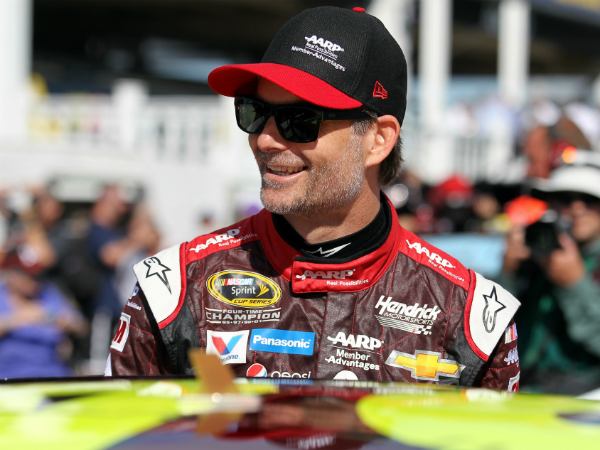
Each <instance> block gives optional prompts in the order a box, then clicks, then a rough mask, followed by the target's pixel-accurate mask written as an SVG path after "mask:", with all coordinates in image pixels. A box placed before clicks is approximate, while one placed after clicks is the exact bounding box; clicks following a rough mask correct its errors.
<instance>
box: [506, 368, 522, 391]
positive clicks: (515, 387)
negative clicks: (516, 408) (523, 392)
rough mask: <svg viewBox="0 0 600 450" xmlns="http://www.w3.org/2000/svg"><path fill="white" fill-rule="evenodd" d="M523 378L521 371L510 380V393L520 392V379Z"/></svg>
mask: <svg viewBox="0 0 600 450" xmlns="http://www.w3.org/2000/svg"><path fill="white" fill-rule="evenodd" d="M520 378H521V371H519V373H518V374H516V375H515V376H514V377H512V378H511V379H510V380H508V392H519V379H520Z"/></svg>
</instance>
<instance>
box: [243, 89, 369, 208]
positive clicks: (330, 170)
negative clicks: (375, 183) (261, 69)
mask: <svg viewBox="0 0 600 450" xmlns="http://www.w3.org/2000/svg"><path fill="white" fill-rule="evenodd" d="M256 97H257V98H258V99H259V100H262V101H264V102H267V103H270V104H273V105H290V104H306V102H303V101H302V100H301V99H300V98H298V97H296V96H295V95H293V94H291V93H290V92H288V91H286V90H284V89H282V88H281V87H279V86H277V85H276V84H273V83H271V82H270V81H267V80H264V79H261V80H260V81H259V84H258V87H257V90H256ZM351 125H352V122H351V121H349V120H335V121H325V122H323V123H321V128H320V132H319V139H318V140H317V141H315V142H309V143H305V144H298V143H294V142H289V141H286V140H285V139H283V138H282V137H281V135H280V134H279V131H278V130H277V127H276V125H275V120H274V118H273V117H270V118H269V120H268V122H267V124H266V125H265V128H264V130H263V131H262V133H260V134H258V135H250V136H249V138H248V139H249V142H250V147H251V148H252V151H253V152H254V157H255V158H256V162H257V163H258V167H259V169H260V173H261V176H262V187H261V201H262V203H263V205H264V206H265V208H266V209H267V210H269V211H271V212H273V213H276V214H297V215H301V216H305V217H311V216H314V215H318V214H320V213H326V212H328V211H331V210H336V209H340V208H343V207H345V206H347V205H349V204H350V203H351V202H352V201H353V200H355V199H356V198H357V197H358V196H359V194H360V193H361V191H362V190H363V189H364V188H366V180H365V167H364V160H365V153H364V151H363V145H362V143H363V139H362V136H358V135H355V134H353V133H352V131H351Z"/></svg>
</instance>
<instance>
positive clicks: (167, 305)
mask: <svg viewBox="0 0 600 450" xmlns="http://www.w3.org/2000/svg"><path fill="white" fill-rule="evenodd" d="M179 250H180V247H179V246H178V245H176V246H174V247H171V248H168V249H166V250H163V251H161V252H160V253H158V254H156V255H155V256H151V257H149V258H146V259H144V260H142V261H140V262H139V263H137V264H136V265H135V266H133V271H134V273H135V276H136V278H137V280H138V283H139V285H140V286H141V289H142V290H143V291H144V294H145V296H146V300H147V301H148V306H149V307H150V309H151V310H152V314H153V315H154V318H155V319H156V321H157V322H158V326H159V328H163V327H164V326H165V325H166V323H165V324H161V322H163V321H165V320H166V319H168V318H169V317H170V316H171V315H172V314H173V313H174V312H175V311H176V310H177V308H178V306H180V304H179V297H180V294H181V290H182V287H183V286H184V285H182V282H183V283H185V279H183V281H182V277H181V262H180V251H179Z"/></svg>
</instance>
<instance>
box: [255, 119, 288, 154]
mask: <svg viewBox="0 0 600 450" xmlns="http://www.w3.org/2000/svg"><path fill="white" fill-rule="evenodd" d="M286 143H287V141H286V140H285V139H283V137H281V134H280V133H279V130H278V129H277V125H276V124H275V118H274V117H273V116H271V117H269V119H268V120H267V123H266V124H265V127H264V128H263V130H262V131H261V133H260V134H259V135H258V141H257V145H258V147H259V148H260V149H261V150H262V151H264V152H267V151H281V150H285V149H286V148H287V145H286Z"/></svg>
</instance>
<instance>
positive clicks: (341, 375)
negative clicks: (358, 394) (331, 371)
mask: <svg viewBox="0 0 600 450" xmlns="http://www.w3.org/2000/svg"><path fill="white" fill-rule="evenodd" d="M333 379H334V380H349V381H358V377H357V376H356V374H355V373H354V372H350V371H349V370H340V371H339V372H338V373H336V374H335V376H334V377H333Z"/></svg>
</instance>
